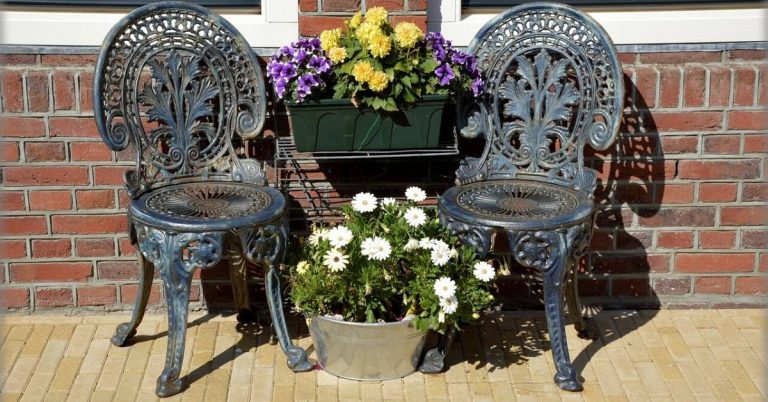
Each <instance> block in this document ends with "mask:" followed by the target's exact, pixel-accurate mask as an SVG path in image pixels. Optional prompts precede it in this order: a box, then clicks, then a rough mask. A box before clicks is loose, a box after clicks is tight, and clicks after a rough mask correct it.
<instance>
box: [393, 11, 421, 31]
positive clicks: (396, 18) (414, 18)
mask: <svg viewBox="0 0 768 402" xmlns="http://www.w3.org/2000/svg"><path fill="white" fill-rule="evenodd" d="M390 22H391V23H392V26H396V25H397V24H399V23H401V22H410V23H412V24H415V25H416V26H417V27H419V28H420V29H421V31H422V32H427V16H426V15H393V16H392V17H391V18H390Z"/></svg>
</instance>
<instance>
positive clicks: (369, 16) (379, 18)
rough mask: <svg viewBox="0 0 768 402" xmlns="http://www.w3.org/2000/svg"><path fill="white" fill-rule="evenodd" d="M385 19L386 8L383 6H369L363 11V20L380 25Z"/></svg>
mask: <svg viewBox="0 0 768 402" xmlns="http://www.w3.org/2000/svg"><path fill="white" fill-rule="evenodd" d="M386 21H387V10H386V9H385V8H384V7H371V8H370V9H369V10H368V11H366V12H365V22H370V23H371V24H374V25H381V24H383V23H385V22H386Z"/></svg>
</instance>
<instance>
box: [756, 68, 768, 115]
mask: <svg viewBox="0 0 768 402" xmlns="http://www.w3.org/2000/svg"><path fill="white" fill-rule="evenodd" d="M758 70H759V74H760V80H759V84H758V86H757V104H758V105H761V106H766V105H768V66H766V65H761V66H759V67H758Z"/></svg>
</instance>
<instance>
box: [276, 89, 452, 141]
mask: <svg viewBox="0 0 768 402" xmlns="http://www.w3.org/2000/svg"><path fill="white" fill-rule="evenodd" d="M448 100H449V98H448V96H447V95H427V96H425V97H424V98H423V100H422V101H421V102H419V103H418V104H417V105H416V106H415V107H413V108H410V109H407V110H405V111H402V112H397V113H379V112H376V111H373V110H360V109H357V108H355V107H354V105H352V103H350V100H349V99H323V100H320V101H318V102H307V103H302V104H294V103H288V111H289V112H290V114H291V129H292V131H293V137H294V141H295V143H296V149H297V150H298V151H299V152H332V151H379V150H381V151H386V150H394V149H422V148H436V147H437V146H438V145H439V144H440V133H441V132H442V131H443V130H441V128H442V123H443V110H444V109H445V108H446V107H448Z"/></svg>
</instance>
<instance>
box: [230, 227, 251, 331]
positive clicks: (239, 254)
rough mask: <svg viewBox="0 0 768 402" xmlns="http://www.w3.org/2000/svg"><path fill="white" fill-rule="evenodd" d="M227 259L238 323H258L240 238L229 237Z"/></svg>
mask: <svg viewBox="0 0 768 402" xmlns="http://www.w3.org/2000/svg"><path fill="white" fill-rule="evenodd" d="M226 242H227V259H228V264H229V277H230V278H231V280H232V295H233V297H234V299H235V308H236V309H237V322H239V323H252V322H255V321H256V316H255V315H254V314H253V311H252V310H251V305H250V300H249V297H248V276H247V272H246V264H247V261H246V259H245V255H244V254H243V246H242V243H241V242H240V238H239V237H237V236H236V235H235V236H232V235H228V236H227V238H226Z"/></svg>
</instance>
